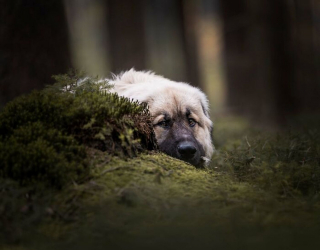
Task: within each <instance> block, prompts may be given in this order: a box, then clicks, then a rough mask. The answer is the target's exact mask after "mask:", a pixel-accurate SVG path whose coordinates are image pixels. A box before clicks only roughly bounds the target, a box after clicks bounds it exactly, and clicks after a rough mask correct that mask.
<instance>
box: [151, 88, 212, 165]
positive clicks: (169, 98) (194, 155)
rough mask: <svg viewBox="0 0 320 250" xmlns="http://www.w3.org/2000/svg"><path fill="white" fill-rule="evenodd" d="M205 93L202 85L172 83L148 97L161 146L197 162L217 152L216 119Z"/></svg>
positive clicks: (194, 162)
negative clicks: (186, 86)
mask: <svg viewBox="0 0 320 250" xmlns="http://www.w3.org/2000/svg"><path fill="white" fill-rule="evenodd" d="M189 87H190V86H189ZM202 97H203V96H202V92H200V91H199V90H198V89H192V88H191V89H187V90H186V89H183V88H176V87H170V88H165V89H163V90H162V91H160V92H158V93H157V94H156V95H154V96H150V98H149V100H148V104H149V109H150V112H151V114H152V116H153V126H154V131H155V135H156V138H157V141H158V145H159V148H160V150H161V151H163V152H165V153H166V154H168V155H171V156H173V157H175V158H179V159H181V160H184V161H186V162H189V163H191V164H193V165H195V166H202V165H203V164H205V163H206V162H207V161H208V160H209V159H210V158H211V156H212V153H213V145H212V141H211V130H212V122H211V120H210V119H209V117H208V114H207V109H206V104H205V103H204V102H203V101H204V99H202ZM205 100H206V99H205Z"/></svg>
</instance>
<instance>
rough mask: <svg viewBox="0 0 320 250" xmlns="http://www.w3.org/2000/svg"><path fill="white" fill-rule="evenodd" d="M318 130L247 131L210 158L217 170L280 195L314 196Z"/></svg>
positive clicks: (319, 180)
mask: <svg viewBox="0 0 320 250" xmlns="http://www.w3.org/2000/svg"><path fill="white" fill-rule="evenodd" d="M319 142H320V133H319V131H317V130H306V131H296V132H290V131H289V132H285V133H282V134H281V135H280V134H279V133H277V134H274V133H261V132H253V131H252V132H251V133H250V134H246V135H243V136H242V141H237V143H235V142H234V141H233V143H232V144H231V143H228V144H226V145H225V146H224V148H222V149H221V151H220V154H219V155H217V156H216V157H215V159H214V160H213V166H219V170H221V171H230V170H231V171H232V173H233V174H234V175H235V176H236V177H237V178H238V179H239V180H240V181H246V182H249V183H251V184H253V185H257V186H258V187H259V188H264V189H266V190H268V191H272V192H274V193H275V194H279V195H281V197H282V198H288V197H292V196H300V195H302V196H306V197H308V196H311V197H312V196H315V195H317V194H318V193H319V191H320V161H319V159H320V144H319Z"/></svg>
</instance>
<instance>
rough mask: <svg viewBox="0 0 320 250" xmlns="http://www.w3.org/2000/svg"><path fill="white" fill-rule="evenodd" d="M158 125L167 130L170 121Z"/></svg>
mask: <svg viewBox="0 0 320 250" xmlns="http://www.w3.org/2000/svg"><path fill="white" fill-rule="evenodd" d="M157 125H158V126H160V127H163V128H167V127H169V121H167V120H166V121H161V122H159V123H158V124H157Z"/></svg>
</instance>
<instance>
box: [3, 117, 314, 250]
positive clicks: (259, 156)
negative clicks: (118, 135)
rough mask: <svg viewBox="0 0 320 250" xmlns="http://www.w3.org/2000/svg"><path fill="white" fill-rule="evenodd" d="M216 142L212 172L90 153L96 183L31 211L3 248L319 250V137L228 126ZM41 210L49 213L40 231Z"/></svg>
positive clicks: (156, 158)
mask: <svg viewBox="0 0 320 250" xmlns="http://www.w3.org/2000/svg"><path fill="white" fill-rule="evenodd" d="M215 142H216V145H217V153H216V155H215V156H214V158H213V161H212V163H211V165H210V167H208V168H207V169H196V168H194V167H193V166H191V165H189V164H186V163H184V162H182V161H179V160H176V159H173V158H171V157H168V156H166V155H164V154H162V153H157V152H149V153H142V154H140V155H138V156H137V157H133V158H130V159H129V158H128V159H125V160H124V159H121V158H117V157H114V158H111V159H107V161H108V162H107V163H105V162H104V161H106V158H105V156H104V155H102V154H101V153H100V152H98V151H97V152H91V153H92V159H93V160H94V161H95V164H96V166H98V167H97V170H96V173H95V174H94V177H93V178H92V179H91V180H90V181H89V182H86V183H83V184H81V185H77V184H74V185H69V186H67V187H66V188H65V189H63V190H61V191H59V192H54V194H42V197H37V199H35V200H34V201H33V203H34V204H32V206H33V212H28V211H23V209H25V210H27V208H26V207H23V206H22V208H20V211H18V212H19V213H24V215H23V217H21V216H20V215H18V216H17V218H16V219H13V221H12V225H11V229H12V230H15V232H11V233H12V234H13V236H12V235H11V236H12V237H13V239H12V240H13V242H7V243H6V244H5V245H3V247H2V248H0V249H17V250H18V249H21V250H22V249H106V248H108V249H128V248H130V249H151V248H152V249H163V248H166V249H176V248H181V249H209V248H210V249H212V248H214V249H283V248H288V249H314V248H316V246H317V245H319V246H320V239H319V237H318V234H319V229H320V224H319V222H320V200H319V194H318V193H319V167H320V165H319V161H320V160H319V157H320V140H319V133H318V131H316V130H305V131H298V132H293V131H283V132H282V133H281V134H279V133H274V132H265V131H259V130H257V129H253V128H251V127H250V126H249V125H248V124H247V123H245V122H244V121H241V120H240V119H234V118H223V119H221V120H220V121H218V122H217V123H216V130H215ZM13 193H14V192H13ZM48 200H49V201H48ZM44 204H45V206H46V207H44ZM49 204H50V205H49ZM19 205H22V203H20V204H19ZM37 209H38V210H41V209H44V211H45V214H41V216H40V217H41V220H40V222H37V223H33V222H32V221H37V218H32V217H33V216H35V217H37V216H36V215H34V214H35V211H36V210H37ZM38 217H39V216H38ZM34 224H35V225H36V226H34ZM7 235H8V232H7Z"/></svg>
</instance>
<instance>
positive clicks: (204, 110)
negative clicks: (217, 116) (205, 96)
mask: <svg viewBox="0 0 320 250" xmlns="http://www.w3.org/2000/svg"><path fill="white" fill-rule="evenodd" d="M201 107H202V111H203V113H204V115H205V116H206V117H208V118H210V115H209V108H208V104H207V103H204V102H202V101H201Z"/></svg>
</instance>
